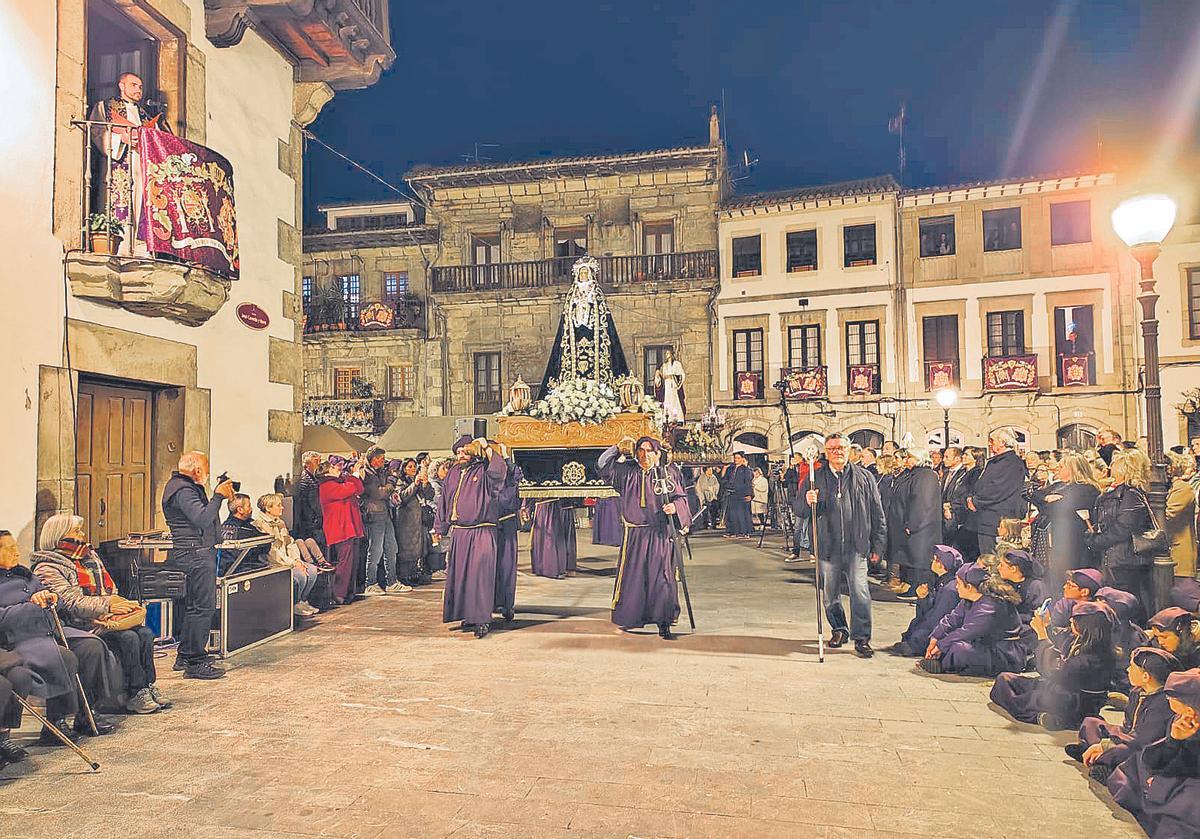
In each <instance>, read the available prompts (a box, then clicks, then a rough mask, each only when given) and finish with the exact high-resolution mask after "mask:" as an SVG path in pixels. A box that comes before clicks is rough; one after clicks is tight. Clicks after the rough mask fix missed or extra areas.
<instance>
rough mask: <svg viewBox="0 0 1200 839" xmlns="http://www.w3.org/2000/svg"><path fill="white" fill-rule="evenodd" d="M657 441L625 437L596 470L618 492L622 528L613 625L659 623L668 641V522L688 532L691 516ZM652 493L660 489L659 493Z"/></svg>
mask: <svg viewBox="0 0 1200 839" xmlns="http://www.w3.org/2000/svg"><path fill="white" fill-rule="evenodd" d="M659 451H660V445H659V442H658V441H657V440H655V439H653V438H652V437H642V438H641V439H639V440H638V441H637V443H636V444H634V442H633V441H632V440H631V439H629V438H625V439H624V440H622V441H621V442H620V443H619V444H618V445H616V446H611V447H609V448H608V449H605V451H604V452H603V453H602V454H601V455H600V459H599V462H598V463H597V469H598V471H599V472H600V476H601V477H602V478H603V479H604V480H606V481H609V482H610V483H611V484H612V486H613V489H615V490H616V491H617V492H618V493H619V504H620V511H621V520H622V524H623V526H624V529H625V535H624V539H623V540H622V543H621V556H620V559H619V560H618V564H617V583H616V587H615V589H614V592H613V613H612V622H613V623H615V624H616V625H617V626H619V627H621V628H622V629H635V628H641V627H643V626H645V625H646V624H648V623H653V624H657V626H658V634H659V636H660V637H662V638H664V639H666V640H671V639H673V638H674V637H675V636H674V634H673V633H672V632H671V624H673V623H674V622H675V621H676V620H678V619H679V590H678V587H677V583H676V580H675V565H674V551H675V545H674V543H673V542H672V539H671V524H670V521H669V519H668V516H675V517H676V518H677V519H678V522H679V525H678V526H679V529H680V531H681V532H683V533H686V532H687V529H688V528H689V527H691V524H692V517H691V511H690V510H688V505H687V504H686V503H685V502H686V499H687V493H686V490H685V489H684V487H683V485H682V484H681V483H676V482H675V481H674V480H673V479H672V478H671V477H670V475H669V474H668V472H667V470H665V469H662V468H659ZM656 490H661V491H664V494H658V492H656Z"/></svg>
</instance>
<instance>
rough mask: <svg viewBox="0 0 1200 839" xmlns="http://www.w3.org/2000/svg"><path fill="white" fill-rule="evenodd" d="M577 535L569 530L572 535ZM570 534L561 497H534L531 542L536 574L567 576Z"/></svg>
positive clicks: (533, 567)
mask: <svg viewBox="0 0 1200 839" xmlns="http://www.w3.org/2000/svg"><path fill="white" fill-rule="evenodd" d="M574 535H575V534H574V533H571V534H570V536H571V537H572V538H573V537H574ZM567 538H568V534H567V521H566V517H565V516H564V515H563V509H562V506H561V505H560V504H559V502H558V500H557V499H554V498H548V499H546V500H545V501H535V502H534V504H533V532H532V535H531V537H530V542H529V561H530V565H531V567H532V569H533V573H534V574H536V575H538V576H539V577H550V578H551V579H555V580H561V579H563V578H564V577H566V576H567V571H568V569H569V567H570V556H569V552H568V544H567Z"/></svg>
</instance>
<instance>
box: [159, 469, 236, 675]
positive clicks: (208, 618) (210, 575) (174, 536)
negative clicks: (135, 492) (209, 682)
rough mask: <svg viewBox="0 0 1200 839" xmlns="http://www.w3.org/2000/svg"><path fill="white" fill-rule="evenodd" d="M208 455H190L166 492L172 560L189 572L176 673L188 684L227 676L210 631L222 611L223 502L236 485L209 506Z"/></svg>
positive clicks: (226, 486)
mask: <svg viewBox="0 0 1200 839" xmlns="http://www.w3.org/2000/svg"><path fill="white" fill-rule="evenodd" d="M207 482H208V456H207V455H205V454H204V453H203V452H186V453H185V454H184V455H183V456H181V457H180V458H179V468H178V469H177V470H176V471H175V472H174V473H172V475H171V479H170V480H169V481H167V485H166V487H164V488H163V497H162V511H163V520H164V521H165V522H166V523H167V527H168V528H170V530H171V541H172V543H173V544H174V545H175V547H174V548H173V549H172V550H171V551H170V552H169V553H168V554H167V558H168V560H169V561H170V562H171V563H172V564H173V565H175V566H176V567H179V568H181V569H182V570H183V571H185V572H186V573H187V594H186V595H185V596H184V614H183V629H182V630H181V632H180V633H179V635H180V638H179V652H178V654H177V655H176V658H175V669H176V670H182V671H183V675H184V677H185V678H188V679H219V678H221V677H222V676H224V675H225V671H224V670H222V669H220V668H219V667H214V666H213V665H212V659H211V658H210V657H209V656H208V654H207V651H206V650H207V647H208V632H209V630H210V629H211V628H212V619H213V613H214V612H215V611H216V609H217V552H216V545H217V542H219V541H220V532H221V502H223V501H225V500H227V499H229V500H232V498H233V494H234V489H233V481H230V480H225V481H222V482H221V483H220V484H218V485H217V487H216V489H214V490H213V493H214V495H213V498H212V500H211V501H210V500H209V498H208V493H207V492H206V491H205V489H204V485H205V484H206V483H207Z"/></svg>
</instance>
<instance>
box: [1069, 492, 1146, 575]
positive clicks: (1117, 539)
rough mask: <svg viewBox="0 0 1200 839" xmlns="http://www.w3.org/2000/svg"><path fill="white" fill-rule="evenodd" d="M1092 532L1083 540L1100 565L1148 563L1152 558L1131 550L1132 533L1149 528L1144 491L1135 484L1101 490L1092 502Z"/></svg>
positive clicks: (1119, 566)
mask: <svg viewBox="0 0 1200 839" xmlns="http://www.w3.org/2000/svg"><path fill="white" fill-rule="evenodd" d="M1091 517H1092V532H1091V533H1088V534H1087V535H1086V537H1085V540H1084V543H1085V544H1086V545H1087V548H1088V550H1089V551H1091V552H1092V559H1093V560H1094V561H1095V562H1096V564H1097V566H1098V567H1100V568H1104V569H1108V568H1122V567H1126V568H1128V567H1131V566H1137V565H1149V564H1150V561H1151V559H1152V557H1150V556H1149V555H1148V554H1147V555H1145V556H1138V555H1137V554H1135V553H1134V552H1133V534H1135V533H1141V532H1143V531H1145V530H1146V529H1147V528H1149V527H1150V521H1151V519H1150V508H1149V506H1148V505H1147V502H1146V494H1145V493H1144V492H1142V491H1141V490H1140V489H1138V488H1137V487H1132V486H1129V485H1128V484H1117V485H1116V486H1113V487H1109V488H1108V489H1107V490H1105V491H1104V492H1102V493H1101V494H1100V496H1099V497H1098V498H1097V499H1096V502H1095V503H1094V504H1093V505H1092V512H1091Z"/></svg>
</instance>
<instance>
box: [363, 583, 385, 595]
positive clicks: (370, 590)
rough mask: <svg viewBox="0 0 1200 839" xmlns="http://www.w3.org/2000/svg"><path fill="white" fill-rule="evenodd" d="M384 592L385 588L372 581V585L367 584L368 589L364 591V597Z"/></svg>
mask: <svg viewBox="0 0 1200 839" xmlns="http://www.w3.org/2000/svg"><path fill="white" fill-rule="evenodd" d="M383 593H384V592H383V589H381V588H380V587H379V584H378V583H371V585H369V586H367V590H366V591H364V592H363V597H378V596H379V595H381V594H383Z"/></svg>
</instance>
